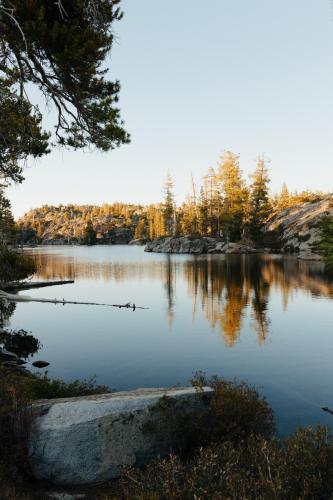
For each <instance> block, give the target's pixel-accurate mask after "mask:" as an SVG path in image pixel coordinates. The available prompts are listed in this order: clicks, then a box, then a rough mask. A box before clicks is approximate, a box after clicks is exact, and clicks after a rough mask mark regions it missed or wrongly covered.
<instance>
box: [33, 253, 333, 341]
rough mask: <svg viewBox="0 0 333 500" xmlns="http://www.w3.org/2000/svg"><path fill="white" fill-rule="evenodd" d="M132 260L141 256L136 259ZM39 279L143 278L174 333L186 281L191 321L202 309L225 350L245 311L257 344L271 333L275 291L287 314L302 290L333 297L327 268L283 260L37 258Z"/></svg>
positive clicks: (47, 255)
mask: <svg viewBox="0 0 333 500" xmlns="http://www.w3.org/2000/svg"><path fill="white" fill-rule="evenodd" d="M133 255H134V256H135V255H137V254H133ZM34 257H35V259H36V263H37V266H38V269H39V271H38V274H37V278H40V279H76V280H80V279H88V280H104V281H116V282H125V281H132V280H137V281H141V280H143V279H148V280H157V281H160V282H161V283H162V286H163V288H164V293H165V296H166V310H167V321H168V324H169V327H170V328H172V325H173V321H174V318H175V303H176V301H177V280H178V279H180V281H182V282H183V281H185V283H186V284H187V291H188V294H189V296H190V297H191V299H192V303H193V314H192V319H193V321H196V316H197V312H198V308H201V310H202V312H203V314H204V317H205V318H206V320H207V321H208V322H209V324H210V325H211V327H213V328H217V329H218V330H219V332H220V335H221V337H222V339H223V341H224V343H225V344H226V346H227V347H232V346H234V345H235V343H237V342H238V341H239V338H240V333H241V331H242V323H243V320H244V317H245V312H246V311H247V310H248V309H249V310H250V311H251V318H252V321H253V326H254V329H255V331H256V333H257V338H258V343H259V344H261V345H262V344H264V343H265V342H266V341H267V339H268V338H269V334H270V331H269V329H270V317H269V301H270V299H271V296H272V294H273V292H274V291H278V292H279V295H280V296H282V300H283V307H284V310H285V311H286V310H287V309H288V304H289V302H290V301H291V300H292V297H293V295H294V294H296V293H297V291H298V290H302V291H303V292H304V291H305V292H306V293H308V294H309V295H310V296H312V297H319V296H322V297H326V298H331V299H332V298H333V281H332V276H329V275H328V274H327V272H326V270H325V266H324V264H323V263H318V262H314V263H308V262H300V261H297V260H296V259H295V258H293V257H290V258H288V257H281V256H260V255H256V256H242V257H239V256H200V257H191V256H188V257H184V256H182V257H181V258H177V256H170V255H166V256H159V258H158V259H155V258H154V257H152V256H145V258H142V259H141V260H140V259H137V260H130V261H121V260H120V259H118V260H113V261H110V260H100V261H98V260H91V259H90V260H88V259H86V260H85V259H84V258H80V256H73V255H72V256H71V255H62V254H57V253H36V254H35V255H34Z"/></svg>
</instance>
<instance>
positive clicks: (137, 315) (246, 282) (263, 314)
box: [11, 246, 333, 431]
mask: <svg viewBox="0 0 333 500" xmlns="http://www.w3.org/2000/svg"><path fill="white" fill-rule="evenodd" d="M33 254H34V255H35V258H36V261H37V264H38V266H39V271H38V275H37V277H36V278H37V279H66V278H73V279H75V280H76V282H75V284H74V285H66V286H61V287H51V288H44V289H38V290H29V291H28V292H23V293H24V294H29V295H32V296H35V297H47V298H53V297H56V298H58V299H59V298H60V299H62V298H65V299H66V300H75V301H93V302H108V303H126V302H128V301H131V302H135V303H136V304H137V305H140V306H147V307H149V308H150V309H149V310H148V311H141V310H137V311H135V312H133V311H131V310H123V309H122V310H119V309H112V308H107V307H89V306H82V305H66V306H61V305H57V306H55V305H52V304H38V303H28V304H18V305H17V308H16V311H15V313H14V315H13V317H12V320H11V325H12V327H14V328H24V329H26V330H30V331H31V332H32V333H33V334H34V335H35V336H36V337H38V339H39V340H40V341H41V343H42V344H43V348H42V350H41V351H40V353H39V354H38V356H37V357H38V358H39V359H44V358H45V359H46V360H48V361H50V362H51V366H50V370H49V373H50V375H51V376H54V377H62V378H64V379H66V380H69V379H73V378H82V377H85V378H89V377H91V376H93V375H96V376H97V381H98V382H99V383H106V384H108V385H110V387H112V388H117V389H126V388H134V387H143V386H145V387H152V386H170V385H174V384H176V383H181V384H184V383H186V381H187V380H188V379H189V378H190V377H191V374H192V372H193V371H196V370H204V371H206V373H208V374H219V375H223V376H225V377H228V378H233V377H237V378H239V379H245V380H247V381H249V382H251V383H253V384H255V385H256V386H257V387H258V388H260V389H262V390H263V392H264V393H265V394H266V395H267V397H268V399H269V401H270V402H271V404H272V405H273V407H274V409H275V410H276V411H277V417H278V423H279V427H280V429H281V431H286V430H289V429H291V428H293V427H294V426H295V425H297V424H302V425H306V424H310V423H311V424H316V423H320V422H323V423H325V422H327V423H330V422H331V420H332V417H330V416H329V415H326V414H324V413H323V412H322V411H321V410H320V408H319V406H321V405H323V406H326V405H327V406H333V391H332V388H331V380H332V376H333V363H332V352H333V335H332V332H333V329H332V326H333V320H332V305H333V302H332V298H333V280H332V279H330V277H329V276H327V274H326V273H325V268H324V266H323V265H322V264H320V263H305V262H298V261H297V260H296V259H294V258H288V257H285V258H282V257H258V256H251V257H246V256H242V257H239V256H228V257H224V256H200V257H192V256H186V255H179V256H171V257H170V256H167V255H160V254H146V253H144V252H143V249H142V248H141V247H139V248H138V247H126V246H125V247H124V246H112V247H90V248H89V247H47V248H37V249H34V250H33ZM332 423H333V421H332Z"/></svg>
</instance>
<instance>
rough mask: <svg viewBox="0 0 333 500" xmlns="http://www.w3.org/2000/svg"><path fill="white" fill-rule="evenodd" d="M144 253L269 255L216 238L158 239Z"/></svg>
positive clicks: (151, 242) (261, 250)
mask: <svg viewBox="0 0 333 500" xmlns="http://www.w3.org/2000/svg"><path fill="white" fill-rule="evenodd" d="M145 252H157V253H176V254H183V253H185V254H254V253H271V252H270V250H269V249H267V248H254V247H252V246H248V245H243V244H241V243H225V242H223V241H221V240H218V239H216V238H208V237H202V238H191V237H189V236H181V237H172V236H171V237H167V238H159V239H157V240H154V241H150V242H149V243H147V245H146V247H145Z"/></svg>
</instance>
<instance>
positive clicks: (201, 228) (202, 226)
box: [198, 187, 208, 236]
mask: <svg viewBox="0 0 333 500" xmlns="http://www.w3.org/2000/svg"><path fill="white" fill-rule="evenodd" d="M207 229H208V201H207V196H206V193H205V190H204V188H203V187H201V189H200V197H199V204H198V233H199V235H200V236H206V235H207Z"/></svg>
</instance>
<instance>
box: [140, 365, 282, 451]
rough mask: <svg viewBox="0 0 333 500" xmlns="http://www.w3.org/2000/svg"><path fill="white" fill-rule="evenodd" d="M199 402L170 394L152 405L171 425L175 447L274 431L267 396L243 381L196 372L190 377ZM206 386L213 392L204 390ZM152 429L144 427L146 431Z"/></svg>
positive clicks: (189, 448)
mask: <svg viewBox="0 0 333 500" xmlns="http://www.w3.org/2000/svg"><path fill="white" fill-rule="evenodd" d="M191 383H192V385H193V386H194V387H195V388H196V389H197V391H198V397H200V398H201V400H202V404H200V402H199V404H197V405H195V406H194V407H193V405H192V404H189V405H188V406H186V405H184V404H182V405H178V404H177V401H176V400H174V399H171V398H167V397H165V398H162V399H161V400H160V401H159V403H158V404H157V405H156V406H155V411H158V412H159V413H160V415H161V416H162V420H161V419H159V420H160V421H161V422H162V423H161V424H160V425H162V426H163V427H165V429H171V434H172V436H173V439H172V440H173V441H174V442H175V443H176V444H175V448H174V449H175V451H177V452H181V453H182V454H184V453H185V454H189V453H193V450H195V449H197V448H199V447H200V446H206V445H208V444H211V443H220V442H223V441H225V440H228V441H230V442H240V441H242V440H246V439H247V438H249V437H250V436H252V435H253V434H255V435H258V436H259V435H260V436H265V437H267V438H269V437H271V436H272V435H273V433H274V431H275V423H274V416H273V411H272V409H271V408H270V407H269V405H268V403H267V401H266V399H265V398H264V397H262V396H260V395H259V394H258V392H257V391H256V390H255V389H254V388H253V387H251V386H250V385H248V384H246V383H245V382H237V381H227V380H224V379H222V378H219V377H212V378H210V379H208V378H206V376H205V375H204V374H203V373H200V372H198V373H197V374H196V375H195V376H194V378H193V379H192V381H191ZM205 386H209V387H211V388H212V389H213V392H212V393H205V392H203V390H202V389H203V387H205ZM150 430H152V431H154V429H149V427H148V428H147V431H148V432H149V431H150Z"/></svg>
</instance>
